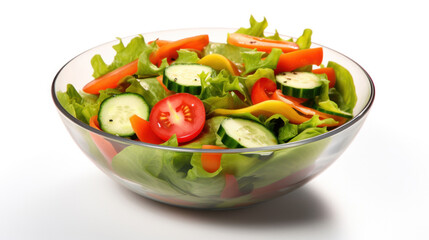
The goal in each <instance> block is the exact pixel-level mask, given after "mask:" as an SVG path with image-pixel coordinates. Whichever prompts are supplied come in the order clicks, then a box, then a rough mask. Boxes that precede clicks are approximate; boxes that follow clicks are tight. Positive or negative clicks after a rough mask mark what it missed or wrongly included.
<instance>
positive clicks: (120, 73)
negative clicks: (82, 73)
mask: <svg viewBox="0 0 429 240" xmlns="http://www.w3.org/2000/svg"><path fill="white" fill-rule="evenodd" d="M137 65H138V60H134V61H132V62H130V63H128V64H126V65H124V66H122V67H119V68H117V69H115V70H113V71H111V72H109V73H107V74H105V75H103V76H101V77H99V78H96V79H94V80H92V81H91V82H89V83H88V84H86V85H85V86H84V87H83V91H84V92H86V93H90V94H98V93H99V92H100V90H105V89H107V88H116V87H117V86H118V83H119V81H120V80H121V79H122V78H124V77H126V76H129V75H133V74H135V73H136V72H137Z"/></svg>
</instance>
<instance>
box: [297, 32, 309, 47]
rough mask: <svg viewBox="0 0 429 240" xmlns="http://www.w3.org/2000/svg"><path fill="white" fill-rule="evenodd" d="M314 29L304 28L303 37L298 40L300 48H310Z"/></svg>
mask: <svg viewBox="0 0 429 240" xmlns="http://www.w3.org/2000/svg"><path fill="white" fill-rule="evenodd" d="M312 34H313V31H312V30H311V29H304V32H303V33H302V35H301V37H299V38H298V39H297V40H296V44H298V46H299V49H308V48H310V46H311V35H312Z"/></svg>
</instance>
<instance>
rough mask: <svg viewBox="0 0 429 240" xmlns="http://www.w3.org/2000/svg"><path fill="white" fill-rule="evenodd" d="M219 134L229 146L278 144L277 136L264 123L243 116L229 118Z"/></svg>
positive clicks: (243, 146)
mask: <svg viewBox="0 0 429 240" xmlns="http://www.w3.org/2000/svg"><path fill="white" fill-rule="evenodd" d="M217 134H218V135H219V136H220V137H221V141H222V143H223V144H225V146H227V147H228V148H251V147H264V146H270V145H276V144H278V141H277V138H276V137H275V136H274V134H273V133H272V132H271V131H270V130H268V129H267V128H266V127H265V126H264V125H262V124H260V123H257V122H254V121H251V120H247V119H241V118H227V119H225V120H223V121H222V123H221V124H220V127H219V130H218V131H217Z"/></svg>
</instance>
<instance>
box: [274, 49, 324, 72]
mask: <svg viewBox="0 0 429 240" xmlns="http://www.w3.org/2000/svg"><path fill="white" fill-rule="evenodd" d="M322 60H323V48H309V49H303V50H298V51H294V52H289V53H283V54H282V55H280V58H279V61H278V63H277V68H276V72H290V71H293V70H295V69H297V68H299V67H304V66H307V65H320V64H321V63H322Z"/></svg>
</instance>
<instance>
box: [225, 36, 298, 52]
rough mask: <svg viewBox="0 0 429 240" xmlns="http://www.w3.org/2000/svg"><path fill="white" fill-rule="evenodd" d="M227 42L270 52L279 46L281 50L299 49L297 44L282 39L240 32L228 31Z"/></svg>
mask: <svg viewBox="0 0 429 240" xmlns="http://www.w3.org/2000/svg"><path fill="white" fill-rule="evenodd" d="M227 42H228V43H229V44H231V45H234V46H238V47H244V48H250V49H255V48H256V49H257V50H258V51H262V52H267V53H269V52H271V50H272V49H273V48H279V49H281V50H282V52H284V53H287V52H293V51H297V50H299V46H298V44H296V43H294V42H290V41H284V40H272V39H266V38H261V37H255V36H250V35H247V34H242V33H230V34H228V39H227Z"/></svg>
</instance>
